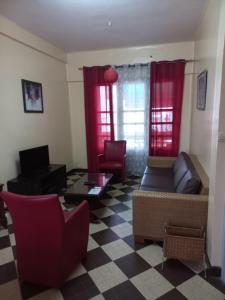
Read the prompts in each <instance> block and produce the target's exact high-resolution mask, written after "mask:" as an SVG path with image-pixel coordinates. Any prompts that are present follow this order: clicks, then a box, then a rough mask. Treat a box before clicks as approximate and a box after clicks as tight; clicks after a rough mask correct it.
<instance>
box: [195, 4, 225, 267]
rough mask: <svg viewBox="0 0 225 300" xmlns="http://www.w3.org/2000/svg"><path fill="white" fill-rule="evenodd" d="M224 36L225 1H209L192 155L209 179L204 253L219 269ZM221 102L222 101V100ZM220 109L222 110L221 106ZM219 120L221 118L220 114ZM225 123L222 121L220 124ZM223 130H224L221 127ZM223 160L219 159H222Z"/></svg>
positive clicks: (224, 197)
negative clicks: (202, 98)
mask: <svg viewBox="0 0 225 300" xmlns="http://www.w3.org/2000/svg"><path fill="white" fill-rule="evenodd" d="M224 33H225V0H222V1H220V0H218V1H214V0H210V1H209V4H208V8H207V10H206V13H205V16H204V18H203V20H202V22H201V24H200V26H199V28H198V31H197V35H196V42H195V60H196V63H195V66H194V69H195V72H196V77H195V78H194V81H193V110H192V130H191V140H190V144H191V152H192V153H194V154H196V155H197V156H198V158H199V160H200V161H201V163H202V165H203V166H204V168H205V170H206V172H207V173H208V175H209V179H210V195H209V209H208V229H207V252H208V255H209V259H210V262H211V264H212V265H221V256H222V252H221V242H222V238H223V232H222V228H223V220H224V203H225V189H224V182H223V180H224V177H223V175H224V174H225V163H224V157H223V153H224V152H225V151H224V149H222V148H221V147H219V148H218V131H219V113H220V102H221V99H223V98H222V97H221V95H222V94H221V83H222V67H223V51H224ZM205 69H206V70H208V84H207V99H206V110H205V111H199V110H197V109H196V94H197V84H196V83H197V75H198V74H199V73H200V72H201V71H203V70H205ZM223 101H224V100H223ZM221 108H222V106H221ZM221 120H224V115H222V114H221ZM223 122H224V121H223ZM224 128H225V127H224ZM221 158H222V159H221Z"/></svg>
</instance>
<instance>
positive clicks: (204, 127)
mask: <svg viewBox="0 0 225 300" xmlns="http://www.w3.org/2000/svg"><path fill="white" fill-rule="evenodd" d="M39 2H40V3H42V5H41V4H39V6H38V9H36V10H35V9H34V8H32V5H31V6H28V4H26V1H23V0H20V1H14V0H10V1H1V3H0V53H1V56H0V66H1V68H0V74H1V83H0V86H1V104H2V105H1V118H0V120H1V121H0V122H1V125H0V126H1V133H0V136H1V141H2V146H1V151H0V161H1V169H0V183H3V184H4V190H6V189H7V188H6V186H7V184H6V183H7V181H8V180H10V179H11V178H14V177H16V176H17V175H18V174H19V156H18V153H19V151H20V150H23V149H29V148H32V147H38V146H41V145H49V156H50V161H51V163H59V164H66V167H67V171H70V170H73V169H80V170H81V169H83V170H85V169H87V147H86V128H85V106H84V83H83V72H82V70H80V68H82V67H83V66H88V67H91V66H103V65H113V66H120V65H129V64H140V63H141V64H148V63H151V62H153V61H167V60H168V61H174V60H177V59H184V60H186V61H189V62H188V63H186V65H185V74H184V93H183V106H182V114H181V129H180V147H179V152H181V151H185V152H187V153H189V154H194V155H196V156H197V158H198V160H199V161H200V163H201V165H202V167H203V169H204V171H205V172H206V174H207V175H208V177H209V200H208V203H209V205H208V223H207V248H206V249H207V255H208V258H209V261H210V264H211V266H216V267H220V268H222V267H223V264H222V261H223V255H224V253H223V250H222V249H223V248H222V245H223V239H224V229H223V228H224V227H223V226H224V224H223V222H224V203H225V200H224V193H225V188H224V184H223V178H224V173H225V171H224V169H225V168H224V160H223V153H224V143H223V141H224V128H225V124H224V120H223V112H224V101H223V100H224V99H225V84H224V78H225V64H224V33H225V32H224V31H225V24H224V23H225V1H224V0H221V1H219V0H218V1H215V0H209V1H201V0H198V1H190V2H191V3H190V4H185V2H186V1H182V4H183V5H184V7H185V9H186V12H187V11H188V13H189V14H188V13H187V14H185V13H184V12H185V9H184V11H183V10H182V12H183V13H184V14H183V15H182V14H180V12H179V9H181V6H182V5H181V4H178V2H179V1H175V0H168V1H166V3H167V5H168V7H170V9H175V7H177V8H176V12H175V13H174V15H173V16H175V15H176V18H175V17H174V19H173V20H171V19H170V20H167V21H168V23H163V20H162V19H163V18H166V17H165V16H166V13H167V8H168V7H167V6H166V4H162V5H161V6H160V7H158V6H157V1H152V3H151V4H150V5H149V4H147V2H148V1H144V5H146V13H150V11H151V9H153V11H154V7H155V9H156V11H157V9H158V12H157V13H158V14H160V12H161V13H162V14H163V18H162V17H160V18H159V17H158V16H159V15H157V17H158V18H159V19H160V20H161V22H162V23H161V28H160V30H158V31H157V30H156V31H154V30H152V29H150V31H151V30H152V31H153V32H156V33H155V34H156V35H155V36H154V35H153V36H152V40H150V37H149V42H148V41H145V42H144V41H142V40H141V33H140V39H138V38H139V37H136V39H133V40H134V42H133V41H132V32H130V31H129V20H128V15H127V17H126V22H127V23H126V22H125V20H124V18H123V20H122V21H121V20H120V21H121V22H122V26H121V28H117V27H116V26H118V24H117V22H116V21H114V19H113V18H112V17H111V14H110V9H111V7H110V4H108V5H109V7H107V5H106V4H103V2H102V1H97V2H99V3H98V4H97V2H96V1H94V2H93V3H92V1H85V2H87V3H85V4H84V3H82V4H81V3H80V7H79V4H77V5H78V7H79V9H80V10H78V12H77V14H78V15H79V12H80V11H83V10H84V9H85V8H86V9H88V11H89V13H88V14H87V19H88V20H87V21H85V22H84V21H82V18H81V17H80V18H79V17H78V16H77V18H78V21H77V22H81V23H80V24H81V28H83V30H84V29H85V26H86V27H88V28H89V30H90V28H91V27H92V26H93V24H96V23H93V24H92V23H91V22H92V21H93V19H94V13H93V16H92V14H91V13H90V12H91V11H92V10H94V8H95V6H98V5H99V6H100V8H101V9H102V10H103V9H105V15H103V16H102V15H100V17H99V20H101V22H100V21H99V22H100V25H99V26H100V28H98V30H97V32H99V35H101V34H104V35H107V36H108V39H106V38H105V44H104V39H103V40H100V39H99V36H98V35H96V36H91V35H90V34H86V36H85V39H82V31H81V32H79V30H78V29H76V26H74V25H71V26H70V27H71V31H72V32H73V33H72V35H71V36H70V35H69V34H68V33H67V31H64V29H63V28H62V29H61V31H60V30H59V31H58V32H57V34H56V32H54V28H53V27H51V26H52V24H49V28H48V29H49V30H47V29H46V31H45V30H43V28H42V31H41V29H40V28H41V26H40V23H42V21H43V23H44V21H45V22H46V23H45V24H48V22H47V17H49V16H48V14H45V15H44V16H45V19H44V18H43V20H41V16H42V13H43V12H44V11H48V5H50V4H51V5H53V3H52V1H39ZM61 2H63V3H61ZM78 2H79V1H78ZM80 2H81V1H80ZM122 2H123V1H122ZM132 2H133V5H134V7H133V9H136V7H137V6H138V4H137V3H136V1H132ZM150 2H151V1H150ZM57 3H58V4H55V5H56V7H55V9H56V12H55V13H56V15H57V10H58V14H59V11H60V10H61V11H63V13H65V14H69V12H71V13H72V12H73V13H74V14H76V10H75V11H73V9H77V6H76V5H75V4H74V3H73V1H68V3H67V1H57ZM126 4H127V6H129V4H128V1H125V4H124V6H125V7H126ZM70 5H72V7H71V6H70ZM73 5H74V6H73ZM85 5H86V7H85ZM111 5H113V4H111ZM115 5H119V4H118V3H117V4H115ZM121 5H122V4H121ZM135 5H136V6H135ZM164 5H165V6H164ZM185 5H186V6H185ZM195 5H196V6H195ZM192 6H193V7H195V10H196V11H197V13H196V14H197V15H196V14H195V22H194V21H193V23H191V22H187V20H188V19H190V20H192V15H191V14H192V13H193V15H194V11H192V10H191V7H192ZM53 7H54V5H53ZM171 7H172V8H171ZM100 8H98V7H97V9H100ZM113 8H114V9H115V7H113ZM122 8H123V9H124V7H122V6H121V7H119V9H121V10H122V11H125V12H126V9H124V10H123V9H122ZM197 9H198V10H197ZM193 10H194V9H193ZM100 12H102V11H101V10H100ZM111 13H113V12H111ZM155 13H156V12H155ZM24 14H26V16H29V17H30V19H31V21H30V22H29V17H27V18H25V17H24ZM127 14H128V13H127ZM151 14H152V13H151ZM59 15H60V14H59ZM115 15H116V14H115ZM97 16H98V14H97ZM151 16H152V15H151ZM70 17H71V14H70ZM38 18H40V19H38ZM92 18H93V19H92ZM143 18H144V17H143ZM32 19H33V20H35V22H36V23H35V22H32ZM50 19H51V18H50ZM89 19H90V20H89ZM140 19H141V18H140ZM182 19H183V22H184V23H185V22H187V23H188V24H189V31H188V33H187V32H186V35H185V34H183V35H181V34H180V30H181V29H182ZM91 20H92V21H91ZM89 21H90V23H89ZM172 21H173V22H172ZM49 22H50V20H49ZM59 22H60V21H59ZM71 22H72V21H71ZM86 22H87V23H86ZM22 24H23V25H22ZM35 24H36V25H35ZM71 24H74V23H71ZM166 24H167V25H166ZM192 25H193V26H192ZM32 26H33V27H32ZM35 26H36V28H39V29H40V30H39V32H38V33H36V34H35V30H34V29H35ZM148 26H149V28H151V26H150V25H148ZM166 27H168V28H169V27H171V28H172V30H171V31H172V33H173V34H172V33H171V32H170V31H169V33H168V35H167V36H166V35H165V36H164V35H163V34H162V35H160V34H159V32H160V31H164V30H165V31H166ZM96 28H97V25H96ZM122 29H123V30H124V32H125V35H126V34H127V32H129V34H130V40H129V43H128V42H127V44H124V43H123V39H122V33H121V40H117V39H115V37H114V36H115V34H116V33H117V34H118V32H119V31H120V30H122ZM137 30H138V28H137ZM157 34H158V36H157ZM48 35H49V38H48ZM76 35H78V36H79V39H80V41H82V42H83V44H82V46H81V45H79V39H76ZM118 38H119V37H118ZM160 39H161V40H160ZM53 41H54V42H53ZM57 41H58V43H57ZM63 43H67V47H65V48H64V49H63V47H62V46H59V45H62V44H63ZM74 49H75V50H74ZM204 70H207V76H208V77H207V94H206V108H205V110H204V111H202V110H198V109H197V108H196V101H197V100H196V99H197V76H198V75H199V74H200V73H201V72H202V71H204ZM22 79H26V80H30V81H33V82H39V83H41V84H42V91H43V107H44V112H43V113H25V112H24V107H23V94H22V86H21V80H22ZM1 231H2V232H3V231H4V230H3V229H2V228H0V236H1ZM3 256H4V253H2V256H0V260H1V257H2V258H3V261H4V257H3ZM6 261H7V260H6ZM10 261H11V260H9V261H7V263H9V262H10ZM0 265H1V266H3V265H4V263H1V264H0ZM2 270H5V269H2ZM0 272H2V271H1V269H0ZM1 276H2V275H1ZM1 276H0V277H1ZM14 279H15V278H14ZM14 279H13V280H12V281H11V283H12V285H10V283H9V285H8V286H7V284H8V283H5V282H4V284H1V285H0V293H1V295H2V293H5V294H3V295H6V296H5V298H4V297H3V299H22V298H21V297H23V298H24V299H29V298H32V297H33V299H50V298H51V297H52V299H76V298H75V296H74V298H69V296H68V295H66V294H63V296H62V294H61V293H60V292H58V290H47V291H46V290H38V292H30V293H29V292H27V294H26V293H25V294H26V295H25V294H23V296H21V293H20V292H18V291H17V289H16V287H18V282H17V281H16V280H14ZM10 280H11V279H10ZM10 280H8V281H9V282H10ZM195 286H197V283H196V285H194V286H193V289H194V287H195ZM199 289H201V288H199ZM177 290H178V289H177ZM202 290H203V292H204V288H202ZM206 290H207V289H206ZM1 291H2V292H1ZM10 291H13V293H14V294H11V296H10V293H9V292H10ZM17 292H18V293H17ZM207 292H208V293H209V291H208V290H207ZM220 292H221V290H220ZM7 293H8V294H7ZM103 294H104V293H103ZM165 294H166V292H165ZM12 295H13V296H12ZM157 295H158V294H157ZM171 295H172V294H171ZM182 295H183V297H185V295H184V294H182ZM204 295H205V294H204ZM209 295H210V293H209ZM215 295H217V296H218V299H223V298H220V297H221V295H219V294H215ZM120 296H121V295H120ZM160 296H163V292H162V293H161V294H160ZM160 296H159V295H158V298H159V297H160ZM179 296H180V297H181V295H179ZM10 297H11V298H10ZM13 297H14V298H13ZM38 297H40V298H38ZM41 297H42V298H41ZM70 297H72V296H71V295H70ZM81 297H82V296H80V299H82V298H81ZM98 297H99V298H97V296H96V299H104V298H100V297H105V298H106V299H113V298H107V295H103V296H102V295H101V296H98ZM108 297H109V296H108ZM114 297H115V295H114ZM118 297H119V296H118ZM142 297H145V296H143V294H142ZM171 297H172V296H171ZM201 297H203V296H201ZM90 298H91V297H90ZM145 298H147V297H145ZM156 298H157V297H155V298H154V297H153V298H150V299H156ZM186 298H189V299H201V298H200V296H199V298H198V297H197V296H196V295H194V296H193V295H192V297H191V296H190V297H187V296H186ZM203 298H204V297H203ZM77 299H79V298H77ZM83 299H85V297H84V298H83ZM114 299H117V298H114ZM118 299H120V298H118ZM130 299H131V298H130ZM134 299H135V298H134ZM137 299H139V298H137ZM140 299H141V296H140ZM164 299H169V296H168V298H166V297H165V298H164ZM172 299H176V298H175V296H174V297H173V298H172ZM177 299H179V298H177ZM182 299H183V298H182ZM184 299H185V298H184ZM205 299H207V298H205ZM208 299H216V298H209V297H208Z"/></svg>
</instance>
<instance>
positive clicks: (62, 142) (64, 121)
mask: <svg viewBox="0 0 225 300" xmlns="http://www.w3.org/2000/svg"><path fill="white" fill-rule="evenodd" d="M15 37H16V39H15ZM37 45H38V47H36V46H37ZM65 59H66V56H65V54H64V53H63V51H61V50H60V49H57V48H55V47H54V46H52V45H50V44H49V43H47V42H45V41H43V40H41V39H39V38H38V37H35V36H34V35H32V34H30V33H29V32H26V31H25V30H23V29H22V28H20V27H19V26H17V25H15V24H14V23H12V22H10V21H9V20H7V19H5V18H3V17H2V16H0V91H1V94H0V141H1V146H0V162H1V164H0V182H2V183H6V181H7V180H8V179H10V178H13V177H15V176H16V175H17V174H18V168H17V167H18V166H17V165H18V164H17V161H18V159H19V157H18V151H19V150H21V149H26V148H30V147H35V146H40V145H44V144H48V145H49V148H50V161H51V162H52V163H54V162H55V163H66V164H67V167H68V168H71V166H72V150H71V135H70V134H71V133H70V120H69V103H68V86H67V82H66V67H65V62H64V61H65ZM22 78H23V79H27V80H32V81H37V82H41V83H42V89H43V102H44V113H36V114H35V113H24V110H23V98H22V87H21V79H22Z"/></svg>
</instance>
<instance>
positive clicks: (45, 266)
mask: <svg viewBox="0 0 225 300" xmlns="http://www.w3.org/2000/svg"><path fill="white" fill-rule="evenodd" d="M0 197H1V198H2V199H3V200H4V201H5V203H6V205H7V207H8V209H9V212H10V214H11V216H12V221H13V228H14V233H15V238H16V254H17V263H18V273H19V279H20V280H21V281H25V282H32V283H35V284H41V285H46V286H50V287H54V288H58V287H60V286H61V285H62V283H63V282H64V280H65V279H66V278H67V277H68V275H69V274H70V273H71V272H72V271H73V270H74V268H75V266H76V264H78V262H79V261H80V260H81V259H82V258H83V257H85V256H86V252H87V243H88V231H89V208H88V203H87V201H83V202H82V203H81V204H80V205H79V206H78V207H77V208H75V209H74V210H72V211H70V212H66V213H63V211H62V208H61V206H60V203H59V199H58V197H57V195H42V196H22V195H16V194H12V193H8V192H1V193H0Z"/></svg>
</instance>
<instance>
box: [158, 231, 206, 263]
mask: <svg viewBox="0 0 225 300" xmlns="http://www.w3.org/2000/svg"><path fill="white" fill-rule="evenodd" d="M204 249H205V234H204V230H203V228H186V227H179V226H172V225H165V238H164V244H163V254H164V257H167V258H175V259H180V260H187V261H193V262H200V261H201V262H203V259H204Z"/></svg>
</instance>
